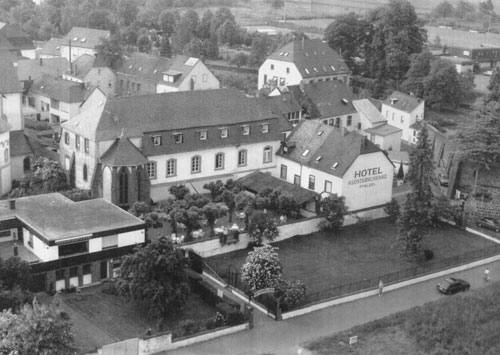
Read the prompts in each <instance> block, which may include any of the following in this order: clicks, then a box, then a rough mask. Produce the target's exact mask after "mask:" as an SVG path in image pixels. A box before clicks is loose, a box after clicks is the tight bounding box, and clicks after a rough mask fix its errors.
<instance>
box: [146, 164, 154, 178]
mask: <svg viewBox="0 0 500 355" xmlns="http://www.w3.org/2000/svg"><path fill="white" fill-rule="evenodd" d="M146 170H147V172H148V177H149V178H150V179H156V162H155V161H150V162H149V163H147V164H146Z"/></svg>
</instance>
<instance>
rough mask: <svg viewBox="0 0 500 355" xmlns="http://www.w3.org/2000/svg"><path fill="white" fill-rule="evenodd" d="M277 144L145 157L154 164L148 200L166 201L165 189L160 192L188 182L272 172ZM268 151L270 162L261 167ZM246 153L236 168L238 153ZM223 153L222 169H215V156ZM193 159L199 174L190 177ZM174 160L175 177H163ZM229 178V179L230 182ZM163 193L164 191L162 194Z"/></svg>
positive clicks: (256, 144)
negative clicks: (197, 162) (198, 159)
mask: <svg viewBox="0 0 500 355" xmlns="http://www.w3.org/2000/svg"><path fill="white" fill-rule="evenodd" d="M279 144H280V143H279V141H271V142H264V143H254V144H246V145H241V146H239V147H235V146H228V147H224V148H214V149H208V150H204V151H200V150H198V151H193V152H185V153H178V154H174V155H160V156H153V157H149V160H150V161H155V162H156V169H157V170H156V179H152V180H151V198H152V199H153V200H155V201H156V200H161V199H164V198H166V197H167V195H166V194H167V193H168V191H167V190H168V189H167V188H162V187H165V186H170V185H172V184H176V183H186V182H190V181H206V180H217V179H218V178H221V179H222V178H224V177H226V178H227V177H228V176H234V177H236V176H242V175H244V174H245V173H248V172H252V171H255V170H260V169H274V167H275V166H276V155H275V154H276V151H277V150H278V148H279ZM267 146H270V147H272V149H273V151H272V160H271V162H269V163H264V161H263V160H264V148H265V147H267ZM242 149H246V150H247V164H246V165H245V166H238V151H240V150H242ZM220 152H222V153H224V157H225V158H224V169H217V170H216V169H215V155H216V154H217V153H220ZM195 155H199V156H201V172H200V173H193V174H192V173H191V158H192V157H193V156H195ZM171 158H174V159H177V175H176V176H170V177H167V176H166V171H167V170H166V169H167V167H166V166H167V160H169V159H171ZM234 177H233V178H234ZM164 190H165V191H164Z"/></svg>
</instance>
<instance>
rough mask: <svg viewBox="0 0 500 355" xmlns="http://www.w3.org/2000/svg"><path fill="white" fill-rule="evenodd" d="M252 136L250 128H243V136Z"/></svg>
mask: <svg viewBox="0 0 500 355" xmlns="http://www.w3.org/2000/svg"><path fill="white" fill-rule="evenodd" d="M249 134H250V126H243V135H244V136H248V135H249Z"/></svg>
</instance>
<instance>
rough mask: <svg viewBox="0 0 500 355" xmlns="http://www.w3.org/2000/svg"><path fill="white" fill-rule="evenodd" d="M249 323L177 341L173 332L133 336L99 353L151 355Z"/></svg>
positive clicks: (245, 327) (228, 332)
mask: <svg viewBox="0 0 500 355" xmlns="http://www.w3.org/2000/svg"><path fill="white" fill-rule="evenodd" d="M249 327H250V326H249V323H245V324H240V325H236V326H234V327H226V328H222V329H219V330H216V331H214V332H212V331H210V332H206V333H202V334H200V335H196V336H192V337H188V338H182V339H179V340H177V341H173V340H172V334H171V333H165V334H160V335H158V336H153V337H147V338H144V339H141V338H133V339H128V340H126V341H122V342H119V343H114V344H108V345H105V346H103V347H102V348H101V349H100V350H99V352H98V354H99V355H123V354H138V355H149V354H155V353H158V352H161V351H168V350H174V349H178V348H182V347H184V346H188V345H193V344H196V343H201V342H203V341H207V340H211V339H215V338H219V337H222V336H225V335H229V334H233V333H237V332H241V331H243V330H247V329H249Z"/></svg>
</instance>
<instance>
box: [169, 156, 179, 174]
mask: <svg viewBox="0 0 500 355" xmlns="http://www.w3.org/2000/svg"><path fill="white" fill-rule="evenodd" d="M176 170H177V160H175V159H169V160H167V176H175V175H176V173H177V171H176Z"/></svg>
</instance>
